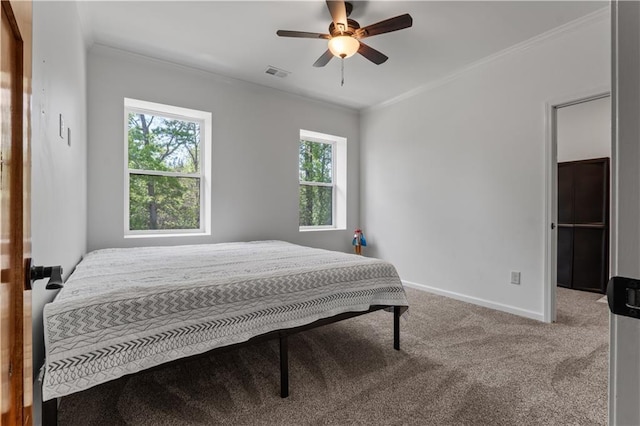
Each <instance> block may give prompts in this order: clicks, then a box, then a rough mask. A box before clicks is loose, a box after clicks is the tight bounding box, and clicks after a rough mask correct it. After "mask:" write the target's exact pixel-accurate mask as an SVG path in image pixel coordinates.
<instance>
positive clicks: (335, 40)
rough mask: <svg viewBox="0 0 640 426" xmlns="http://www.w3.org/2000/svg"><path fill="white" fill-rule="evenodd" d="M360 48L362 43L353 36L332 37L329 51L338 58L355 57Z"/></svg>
mask: <svg viewBox="0 0 640 426" xmlns="http://www.w3.org/2000/svg"><path fill="white" fill-rule="evenodd" d="M359 48H360V42H359V41H358V39H356V38H354V37H351V36H347V35H341V36H336V37H332V38H331V40H329V50H330V51H331V53H333V54H334V56H337V57H338V58H348V57H350V56H353V55H355V54H356V52H357V51H358V49H359Z"/></svg>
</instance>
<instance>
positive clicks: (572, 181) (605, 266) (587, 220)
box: [557, 158, 609, 293]
mask: <svg viewBox="0 0 640 426" xmlns="http://www.w3.org/2000/svg"><path fill="white" fill-rule="evenodd" d="M557 176H558V250H557V251H558V263H557V265H558V266H557V267H558V273H557V279H558V285H559V286H562V287H568V288H573V289H578V290H588V291H597V292H600V293H604V291H605V289H606V284H607V281H608V279H609V158H595V159H589V160H579V161H567V162H562V163H558V174H557Z"/></svg>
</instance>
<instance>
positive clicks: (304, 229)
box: [298, 227, 347, 232]
mask: <svg viewBox="0 0 640 426" xmlns="http://www.w3.org/2000/svg"><path fill="white" fill-rule="evenodd" d="M346 230H347V228H334V227H331V228H298V231H300V232H320V231H346Z"/></svg>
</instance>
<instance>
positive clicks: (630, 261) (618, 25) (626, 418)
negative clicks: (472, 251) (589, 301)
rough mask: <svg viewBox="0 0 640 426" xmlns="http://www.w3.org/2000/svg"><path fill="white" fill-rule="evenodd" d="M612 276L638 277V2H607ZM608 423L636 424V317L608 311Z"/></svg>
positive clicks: (639, 326)
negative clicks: (609, 42) (609, 74)
mask: <svg viewBox="0 0 640 426" xmlns="http://www.w3.org/2000/svg"><path fill="white" fill-rule="evenodd" d="M611 23H612V26H611V42H612V45H611V47H612V48H611V52H612V61H611V63H612V70H611V79H612V81H611V83H612V84H611V87H612V89H613V90H612V95H613V97H612V103H611V104H612V120H611V123H612V131H613V140H614V145H613V148H614V150H613V158H614V162H613V174H612V176H613V179H614V182H613V188H615V189H614V193H613V195H614V197H613V198H614V203H613V206H614V211H615V215H614V218H615V223H612V226H614V229H616V232H614V233H613V234H612V238H613V239H614V241H613V242H612V247H613V248H614V250H613V253H614V262H613V267H614V271H613V272H614V275H621V276H627V277H631V278H640V262H639V261H638V259H640V124H639V120H638V117H639V116H640V78H639V77H638V76H640V54H639V52H640V3H639V2H635V1H613V2H612V3H611ZM610 324H611V326H610V327H611V328H610V330H611V345H610V350H611V354H610V357H609V359H610V365H609V373H610V375H609V377H610V384H609V424H610V425H640V404H638V401H639V400H640V320H638V319H634V318H629V317H623V316H618V315H612V317H611V321H610Z"/></svg>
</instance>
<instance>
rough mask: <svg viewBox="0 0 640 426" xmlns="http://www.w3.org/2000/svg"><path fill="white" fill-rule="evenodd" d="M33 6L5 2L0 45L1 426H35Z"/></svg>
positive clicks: (25, 1) (3, 2) (28, 2)
mask: <svg viewBox="0 0 640 426" xmlns="http://www.w3.org/2000/svg"><path fill="white" fill-rule="evenodd" d="M31 11H32V9H31V2H30V1H28V0H20V1H17V0H16V1H8V0H2V8H1V12H2V26H1V30H2V31H1V32H0V45H1V47H2V55H1V59H0V106H1V126H0V127H1V144H0V187H1V196H0V263H1V269H2V271H1V274H0V305H1V307H2V315H1V316H0V382H1V384H0V403H1V417H0V423H1V424H2V425H30V424H31V423H32V415H31V407H32V382H33V380H32V363H31V292H30V291H26V290H25V283H26V274H27V271H26V269H27V266H26V265H27V261H26V259H27V258H28V257H29V254H30V250H31V234H30V222H29V220H30V216H31V214H30V209H31V203H30V197H31V189H30V179H29V176H30V164H31V156H30V136H31V121H30V117H31V116H30V112H31V105H30V100H31V22H32V12H31Z"/></svg>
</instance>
